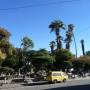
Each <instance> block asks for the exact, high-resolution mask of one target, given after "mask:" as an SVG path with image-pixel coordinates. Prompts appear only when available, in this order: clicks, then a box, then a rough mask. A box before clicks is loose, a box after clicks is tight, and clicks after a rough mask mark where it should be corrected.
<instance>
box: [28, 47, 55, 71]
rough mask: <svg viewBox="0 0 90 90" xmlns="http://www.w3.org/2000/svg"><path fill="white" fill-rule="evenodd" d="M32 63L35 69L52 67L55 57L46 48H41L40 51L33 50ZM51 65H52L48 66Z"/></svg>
mask: <svg viewBox="0 0 90 90" xmlns="http://www.w3.org/2000/svg"><path fill="white" fill-rule="evenodd" d="M30 55H31V63H32V64H33V66H34V67H35V71H38V70H40V69H42V68H43V69H47V70H48V69H51V65H52V63H53V60H54V59H53V57H52V56H51V55H50V54H49V52H48V51H47V50H45V49H40V50H38V51H34V52H31V54H30ZM48 66H50V67H48Z"/></svg>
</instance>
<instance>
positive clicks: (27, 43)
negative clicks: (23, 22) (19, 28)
mask: <svg viewBox="0 0 90 90" xmlns="http://www.w3.org/2000/svg"><path fill="white" fill-rule="evenodd" d="M21 45H22V47H23V51H28V50H30V49H32V48H33V47H34V43H33V41H32V40H31V39H30V38H29V37H27V36H25V37H23V39H22V43H21Z"/></svg>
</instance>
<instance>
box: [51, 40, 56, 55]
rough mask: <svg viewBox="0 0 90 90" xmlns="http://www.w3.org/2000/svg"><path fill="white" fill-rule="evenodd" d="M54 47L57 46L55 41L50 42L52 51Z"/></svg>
mask: <svg viewBox="0 0 90 90" xmlns="http://www.w3.org/2000/svg"><path fill="white" fill-rule="evenodd" d="M54 47H55V42H54V41H51V42H50V48H51V53H53V52H54Z"/></svg>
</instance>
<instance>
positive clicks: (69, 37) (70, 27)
mask: <svg viewBox="0 0 90 90" xmlns="http://www.w3.org/2000/svg"><path fill="white" fill-rule="evenodd" d="M73 30H74V26H73V24H69V25H68V31H66V39H65V42H66V49H68V50H70V43H71V42H72V37H73Z"/></svg>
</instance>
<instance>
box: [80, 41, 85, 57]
mask: <svg viewBox="0 0 90 90" xmlns="http://www.w3.org/2000/svg"><path fill="white" fill-rule="evenodd" d="M81 46H82V52H83V56H85V48H84V40H81Z"/></svg>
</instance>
